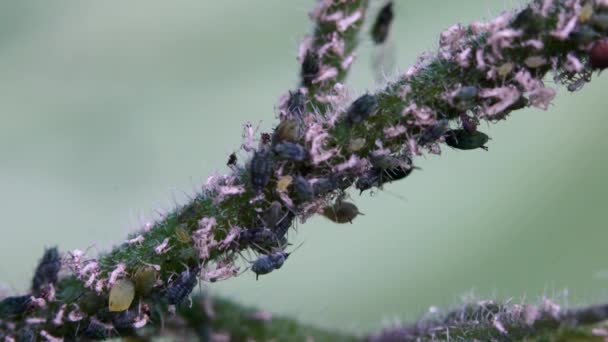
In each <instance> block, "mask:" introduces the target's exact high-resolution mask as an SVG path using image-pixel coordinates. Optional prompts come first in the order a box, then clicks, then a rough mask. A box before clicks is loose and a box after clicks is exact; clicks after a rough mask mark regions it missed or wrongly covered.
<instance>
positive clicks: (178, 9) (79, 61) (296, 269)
mask: <svg viewBox="0 0 608 342" xmlns="http://www.w3.org/2000/svg"><path fill="white" fill-rule="evenodd" d="M313 3H314V2H313V1H312V0H301V1H300V0H299V1H294V0H289V1H285V0H240V1H210V0H203V1H201V0H198V1H195V0H192V1H189V0H173V1H161V0H155V1H151V0H132V1H118V0H106V1H96V2H83V1H76V0H64V1H53V2H49V1H2V2H0V118H1V120H0V217H1V221H0V222H1V225H0V230H1V231H2V236H3V238H2V239H1V240H0V279H2V281H3V282H4V283H5V285H6V286H7V287H8V288H9V289H13V290H16V291H19V290H24V289H25V288H26V287H27V286H28V283H29V277H30V276H31V273H32V270H33V267H34V265H35V262H36V260H37V259H38V258H39V257H40V255H41V253H42V249H43V247H44V246H48V245H52V244H55V243H57V244H59V246H60V248H61V249H63V250H70V249H74V248H81V249H82V248H87V247H88V246H93V245H94V247H92V250H93V251H95V250H96V249H97V250H105V249H107V248H109V247H110V246H112V244H113V243H117V242H121V241H122V240H123V239H124V237H125V236H126V234H127V232H128V231H130V230H132V229H135V228H136V227H137V226H138V225H139V223H140V222H142V220H143V219H142V217H143V218H151V217H154V215H155V214H154V212H155V210H157V209H158V210H161V211H164V210H167V209H169V208H171V207H172V206H173V205H174V203H175V202H180V201H183V198H184V193H192V192H193V191H194V189H196V188H198V187H199V186H200V185H201V184H202V182H203V181H204V180H205V179H206V177H207V175H209V174H210V173H211V172H215V171H224V170H225V168H224V164H225V162H226V157H227V155H228V154H229V153H231V152H232V151H233V150H235V149H236V148H237V147H238V146H239V144H240V135H241V124H242V123H243V122H245V121H247V120H251V121H253V122H255V123H259V122H261V127H263V128H269V127H271V126H272V124H273V123H274V122H275V119H274V115H275V114H274V111H273V108H274V106H275V105H276V103H277V99H278V97H279V95H280V94H282V93H283V92H285V91H286V90H288V89H290V88H293V87H294V86H295V84H296V82H297V73H298V65H297V62H296V60H295V54H296V49H297V44H298V42H299V39H300V38H301V37H302V36H303V34H304V33H306V32H307V31H309V30H310V22H309V21H308V18H307V12H308V10H310V9H311V8H312V6H313ZM373 4H374V7H375V8H377V7H378V6H379V5H380V3H379V2H378V1H375V2H373ZM517 6H518V3H517V2H514V1H489V0H487V1H482V0H461V1H445V0H443V1H441V0H427V1H400V0H397V1H396V22H395V27H394V31H393V32H392V33H391V40H392V44H393V46H394V52H395V56H396V60H397V63H396V64H397V65H396V67H397V68H399V70H406V69H407V67H408V66H409V65H411V64H412V63H413V62H414V61H415V58H416V56H417V55H418V54H419V53H421V52H423V51H425V50H433V49H435V48H436V46H437V37H438V34H439V33H440V32H441V31H442V30H443V29H445V28H447V27H448V26H449V25H451V24H453V23H456V22H463V23H468V22H470V21H472V20H477V19H482V18H489V17H491V16H494V15H496V14H498V13H499V12H500V11H501V10H503V9H507V8H514V7H517ZM361 45H362V48H361V49H360V50H359V54H358V56H359V57H358V59H357V61H356V63H355V65H354V71H353V73H352V75H351V76H350V78H349V80H348V84H349V86H350V87H351V88H352V89H354V90H355V91H356V92H359V93H360V92H364V91H366V90H374V89H377V87H378V86H379V85H378V84H375V83H374V81H373V79H374V78H373V71H372V69H371V67H370V65H371V56H372V50H371V44H370V43H369V41H368V40H364V42H363V43H362V44H361ZM388 73H389V74H394V72H392V71H389V72H388ZM607 81H608V78H607V77H606V76H602V77H594V81H593V82H592V83H591V84H589V85H587V86H586V87H585V88H584V89H583V91H581V92H579V93H575V94H568V93H567V92H566V91H565V89H563V88H561V89H560V91H559V94H558V98H557V99H556V101H555V104H554V106H552V107H551V108H550V109H549V111H547V112H543V111H540V110H535V109H531V110H525V111H521V112H517V113H515V114H514V115H513V116H512V117H511V118H510V119H509V120H508V121H506V122H502V123H500V124H497V125H492V126H491V127H486V128H483V129H484V130H485V131H487V132H488V133H489V134H490V135H491V136H492V138H493V140H492V141H491V142H490V143H489V145H488V146H489V148H490V151H489V152H484V151H481V150H479V151H472V152H462V151H454V150H449V149H445V150H444V153H443V154H442V155H441V156H440V157H436V156H430V157H426V158H421V159H420V160H419V161H418V165H419V166H420V167H422V168H423V170H422V171H420V172H415V174H413V175H412V176H411V177H410V178H408V179H407V180H406V181H403V182H400V183H398V184H393V185H390V186H387V187H386V190H388V191H383V192H379V193H378V194H376V195H375V196H373V197H370V196H369V195H368V194H366V195H364V196H361V197H359V196H358V194H355V193H353V198H354V199H355V201H356V203H357V205H358V206H359V207H360V209H361V210H362V211H363V212H364V213H365V214H366V215H365V216H362V217H360V218H358V219H357V220H356V221H355V222H354V224H352V225H344V226H337V225H333V224H330V223H329V222H328V221H326V220H324V219H323V218H315V219H313V220H311V221H309V222H308V223H307V224H306V225H300V226H299V227H298V234H297V238H296V239H295V241H294V242H295V243H299V242H301V241H303V242H304V245H303V246H302V248H300V249H299V250H298V251H297V252H296V253H295V254H293V256H292V257H291V258H290V259H289V261H288V263H287V265H286V267H284V268H283V269H281V270H280V271H279V272H275V273H272V274H270V275H268V276H264V277H261V278H260V280H259V281H257V282H256V281H255V280H254V275H253V274H251V273H245V274H243V275H242V276H241V277H240V278H238V279H235V280H229V281H226V282H223V283H217V284H213V285H205V287H208V288H210V289H211V291H213V292H215V293H220V294H224V295H227V296H230V297H233V298H237V299H239V300H240V301H242V302H243V303H247V304H255V305H259V306H260V307H262V308H265V309H269V310H272V311H275V312H279V313H285V314H289V315H292V316H295V317H298V318H300V319H302V320H304V321H307V322H312V323H315V324H319V325H323V326H331V327H337V328H340V329H346V330H351V331H355V332H363V331H371V330H374V329H377V328H379V327H381V326H382V323H383V321H386V320H392V319H394V318H395V317H399V318H404V319H413V318H415V317H417V316H419V315H420V314H423V313H424V312H425V311H426V310H428V308H429V307H430V306H433V305H436V306H442V307H445V306H450V305H454V304H456V303H458V302H459V301H460V298H461V296H462V295H466V294H468V293H471V292H475V293H476V294H478V295H479V296H481V297H486V296H491V297H498V298H513V300H514V301H519V300H521V298H523V297H526V298H528V299H530V300H535V299H538V298H539V297H540V296H542V295H544V294H546V295H550V296H558V297H559V298H560V300H561V301H566V302H569V303H570V304H581V303H588V302H595V301H599V300H602V299H603V300H606V299H608V293H607V291H606V290H605V289H606V288H608V258H607V256H608V251H607V250H608V248H607V242H608V230H607V229H606V217H607V215H606V214H607V209H608V208H607V206H606V203H607V201H606V196H607V194H608V182H606V178H605V177H606V175H607V174H608V173H607V171H608V161H607V160H606V152H605V151H606V148H607V147H608V142H606V139H605V136H606V129H605V126H606V119H602V115H605V108H606V105H608V100H607V99H606V97H605V88H606V86H608V82H607ZM551 83H552V82H551ZM395 195H398V196H401V197H402V198H399V197H398V196H395ZM292 235H293V234H292ZM565 289H567V290H565Z"/></svg>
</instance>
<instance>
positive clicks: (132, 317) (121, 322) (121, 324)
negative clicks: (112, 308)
mask: <svg viewBox="0 0 608 342" xmlns="http://www.w3.org/2000/svg"><path fill="white" fill-rule="evenodd" d="M137 316H138V313H137V310H125V311H121V312H115V313H114V314H113V315H112V324H114V328H116V330H128V329H131V328H133V323H135V321H136V320H137Z"/></svg>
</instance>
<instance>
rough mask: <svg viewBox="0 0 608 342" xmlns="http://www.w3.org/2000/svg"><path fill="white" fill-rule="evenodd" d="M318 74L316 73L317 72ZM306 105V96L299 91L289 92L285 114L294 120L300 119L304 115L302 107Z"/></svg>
mask: <svg viewBox="0 0 608 342" xmlns="http://www.w3.org/2000/svg"><path fill="white" fill-rule="evenodd" d="M317 72H318V71H317ZM305 105H306V95H304V94H303V93H302V92H301V91H300V90H296V91H294V92H289V100H287V112H288V113H289V114H290V115H291V116H292V117H294V118H300V117H302V114H304V106H305Z"/></svg>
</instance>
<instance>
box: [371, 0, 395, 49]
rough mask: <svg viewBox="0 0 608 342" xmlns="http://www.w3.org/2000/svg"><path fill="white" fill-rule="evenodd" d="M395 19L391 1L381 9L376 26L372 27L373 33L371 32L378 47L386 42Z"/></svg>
mask: <svg viewBox="0 0 608 342" xmlns="http://www.w3.org/2000/svg"><path fill="white" fill-rule="evenodd" d="M393 17H394V14H393V2H392V1H389V2H388V3H387V4H386V5H384V6H383V7H382V8H381V9H380V12H378V16H377V17H376V21H375V22H374V26H372V31H371V32H370V33H371V36H372V40H373V41H374V43H376V44H377V45H378V44H382V43H384V42H385V41H386V38H387V37H388V33H389V30H390V27H391V22H392V21H393Z"/></svg>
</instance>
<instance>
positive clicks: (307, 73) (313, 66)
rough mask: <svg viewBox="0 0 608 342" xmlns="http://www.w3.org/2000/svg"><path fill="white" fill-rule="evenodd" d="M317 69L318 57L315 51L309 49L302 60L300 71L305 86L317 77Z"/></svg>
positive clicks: (309, 84)
mask: <svg viewBox="0 0 608 342" xmlns="http://www.w3.org/2000/svg"><path fill="white" fill-rule="evenodd" d="M319 69H320V68H319V57H318V56H317V54H316V53H314V52H312V51H310V50H309V51H308V52H306V55H305V56H304V60H303V61H302V70H301V71H300V76H301V77H302V84H303V85H305V86H306V87H310V86H312V81H313V80H314V79H315V78H317V75H318V74H319Z"/></svg>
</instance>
